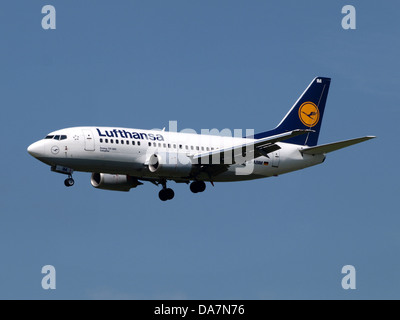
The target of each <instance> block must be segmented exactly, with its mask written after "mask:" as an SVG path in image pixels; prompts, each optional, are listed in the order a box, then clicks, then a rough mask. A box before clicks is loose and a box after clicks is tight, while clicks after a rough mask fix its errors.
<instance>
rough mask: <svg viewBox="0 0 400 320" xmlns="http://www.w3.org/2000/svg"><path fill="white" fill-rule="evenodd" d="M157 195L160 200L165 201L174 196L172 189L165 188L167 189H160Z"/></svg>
mask: <svg viewBox="0 0 400 320" xmlns="http://www.w3.org/2000/svg"><path fill="white" fill-rule="evenodd" d="M158 196H159V198H160V200H161V201H167V200H172V199H173V198H174V196H175V192H174V190H172V189H170V188H167V189H162V190H161V191H160V192H159V193H158Z"/></svg>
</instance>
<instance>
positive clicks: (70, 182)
mask: <svg viewBox="0 0 400 320" xmlns="http://www.w3.org/2000/svg"><path fill="white" fill-rule="evenodd" d="M64 184H65V186H66V187H72V186H73V185H74V184H75V181H74V179H72V176H68V178H67V179H65V181H64Z"/></svg>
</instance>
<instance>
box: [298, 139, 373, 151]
mask: <svg viewBox="0 0 400 320" xmlns="http://www.w3.org/2000/svg"><path fill="white" fill-rule="evenodd" d="M374 138H376V137H374V136H367V137H362V138H356V139H350V140H345V141H339V142H334V143H328V144H323V145H320V146H316V147H311V148H305V149H303V150H301V153H305V154H322V153H328V152H332V151H336V150H339V149H342V148H346V147H349V146H352V145H353V144H357V143H360V142H364V141H367V140H370V139H374Z"/></svg>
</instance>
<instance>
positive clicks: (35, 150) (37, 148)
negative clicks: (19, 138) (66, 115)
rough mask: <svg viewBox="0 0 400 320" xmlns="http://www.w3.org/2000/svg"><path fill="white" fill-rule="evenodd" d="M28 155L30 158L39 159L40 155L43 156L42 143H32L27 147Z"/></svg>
mask: <svg viewBox="0 0 400 320" xmlns="http://www.w3.org/2000/svg"><path fill="white" fill-rule="evenodd" d="M28 153H29V154H30V155H31V156H32V157H35V158H37V157H40V156H41V155H43V153H44V145H43V143H42V141H37V142H34V143H32V144H31V145H30V146H29V147H28Z"/></svg>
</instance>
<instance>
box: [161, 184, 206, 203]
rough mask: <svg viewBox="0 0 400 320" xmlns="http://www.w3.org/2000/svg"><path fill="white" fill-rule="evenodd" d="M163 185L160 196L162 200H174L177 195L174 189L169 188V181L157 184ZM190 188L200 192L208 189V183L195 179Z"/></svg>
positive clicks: (194, 191)
mask: <svg viewBox="0 0 400 320" xmlns="http://www.w3.org/2000/svg"><path fill="white" fill-rule="evenodd" d="M159 184H161V185H162V187H163V188H162V190H161V191H160V192H159V194H158V196H159V197H160V200H161V201H167V200H172V199H173V198H174V196H175V192H174V190H172V189H170V188H167V181H166V180H164V181H161V182H158V183H157V185H159ZM190 190H191V191H192V192H193V193H199V192H203V191H204V190H206V184H205V182H204V181H194V182H192V183H191V184H190Z"/></svg>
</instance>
